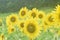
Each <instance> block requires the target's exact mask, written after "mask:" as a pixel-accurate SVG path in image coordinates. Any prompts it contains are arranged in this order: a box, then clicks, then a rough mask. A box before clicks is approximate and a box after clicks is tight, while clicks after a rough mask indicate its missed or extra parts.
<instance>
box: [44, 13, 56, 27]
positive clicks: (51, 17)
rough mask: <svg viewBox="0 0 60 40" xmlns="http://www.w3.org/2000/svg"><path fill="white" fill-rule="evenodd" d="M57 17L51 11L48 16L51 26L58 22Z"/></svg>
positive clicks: (47, 20)
mask: <svg viewBox="0 0 60 40" xmlns="http://www.w3.org/2000/svg"><path fill="white" fill-rule="evenodd" d="M55 19H56V17H55V15H54V14H53V13H49V14H47V16H46V20H45V21H46V22H47V23H48V25H49V26H51V25H54V24H55V23H56V20H55Z"/></svg>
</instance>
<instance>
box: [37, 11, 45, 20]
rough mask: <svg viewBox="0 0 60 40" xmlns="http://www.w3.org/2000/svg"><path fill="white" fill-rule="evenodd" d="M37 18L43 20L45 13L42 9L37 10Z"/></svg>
mask: <svg viewBox="0 0 60 40" xmlns="http://www.w3.org/2000/svg"><path fill="white" fill-rule="evenodd" d="M37 18H38V19H42V20H43V19H44V18H45V13H44V12H43V11H39V12H38V15H37Z"/></svg>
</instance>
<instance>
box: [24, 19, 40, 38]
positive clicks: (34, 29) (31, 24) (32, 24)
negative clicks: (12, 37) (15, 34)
mask: <svg viewBox="0 0 60 40" xmlns="http://www.w3.org/2000/svg"><path fill="white" fill-rule="evenodd" d="M40 29H41V28H40V27H39V25H38V23H37V22H36V21H35V20H34V19H29V20H26V21H25V27H24V33H25V34H26V35H27V36H28V37H29V38H30V39H34V38H36V37H37V36H38V35H39V32H41V31H40Z"/></svg>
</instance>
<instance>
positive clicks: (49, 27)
mask: <svg viewBox="0 0 60 40" xmlns="http://www.w3.org/2000/svg"><path fill="white" fill-rule="evenodd" d="M40 1H41V0H40ZM55 1H56V0H55ZM45 2H46V1H45ZM52 2H53V1H52ZM36 3H37V1H36ZM46 8H47V9H46ZM46 8H45V9H43V7H42V8H41V10H40V9H38V8H37V7H32V8H31V9H30V8H28V7H27V6H22V7H21V8H19V11H18V12H15V11H14V12H12V11H13V9H11V10H12V11H11V10H10V11H11V12H5V11H6V10H5V11H2V10H3V9H1V8H0V9H1V10H0V11H1V12H0V40H60V4H57V5H56V6H55V7H54V8H50V9H49V8H48V7H46ZM7 10H8V9H7ZM16 11H17V9H16ZM3 12H5V13H3Z"/></svg>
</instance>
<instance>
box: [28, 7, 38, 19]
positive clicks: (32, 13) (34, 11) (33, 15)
mask: <svg viewBox="0 0 60 40" xmlns="http://www.w3.org/2000/svg"><path fill="white" fill-rule="evenodd" d="M28 14H29V18H34V19H35V18H37V14H38V10H37V9H36V8H33V9H32V10H30V11H29V12H28Z"/></svg>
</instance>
